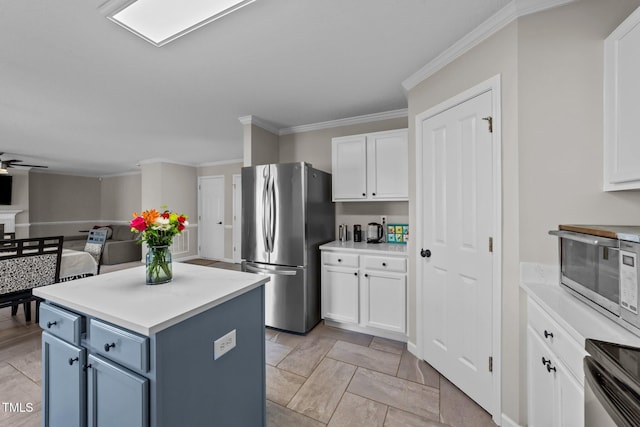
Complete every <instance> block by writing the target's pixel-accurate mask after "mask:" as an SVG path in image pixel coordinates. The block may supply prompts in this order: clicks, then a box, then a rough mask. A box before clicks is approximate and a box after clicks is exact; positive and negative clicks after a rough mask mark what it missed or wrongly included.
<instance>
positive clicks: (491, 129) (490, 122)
mask: <svg viewBox="0 0 640 427" xmlns="http://www.w3.org/2000/svg"><path fill="white" fill-rule="evenodd" d="M482 120H486V121H487V122H488V123H489V133H493V117H491V116H487V117H483V118H482Z"/></svg>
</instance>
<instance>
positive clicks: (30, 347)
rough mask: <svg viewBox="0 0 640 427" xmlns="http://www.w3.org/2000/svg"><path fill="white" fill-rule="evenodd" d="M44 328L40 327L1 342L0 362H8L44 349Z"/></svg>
mask: <svg viewBox="0 0 640 427" xmlns="http://www.w3.org/2000/svg"><path fill="white" fill-rule="evenodd" d="M41 336H42V330H41V329H40V328H38V329H34V330H32V331H30V332H28V333H27V334H26V335H21V336H20V337H17V338H15V339H13V340H11V341H8V342H4V343H2V344H0V362H6V361H7V360H11V359H13V358H15V357H20V356H22V355H24V354H26V353H29V352H31V351H34V350H42V339H41Z"/></svg>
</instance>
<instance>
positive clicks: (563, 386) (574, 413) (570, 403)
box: [556, 363, 584, 427]
mask: <svg viewBox="0 0 640 427" xmlns="http://www.w3.org/2000/svg"><path fill="white" fill-rule="evenodd" d="M557 369H558V375H557V382H558V384H557V385H558V388H557V391H558V394H559V398H558V399H557V402H556V404H557V405H558V418H559V420H558V425H559V426H562V427H584V388H583V386H582V385H581V384H580V383H579V382H578V381H577V380H576V379H575V378H574V377H573V376H572V375H571V373H570V371H569V370H568V369H567V367H566V366H564V365H563V364H561V363H558V367H557Z"/></svg>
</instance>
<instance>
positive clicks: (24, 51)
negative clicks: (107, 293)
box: [0, 0, 509, 176]
mask: <svg viewBox="0 0 640 427" xmlns="http://www.w3.org/2000/svg"><path fill="white" fill-rule="evenodd" d="M100 3H101V0H55V1H52V0H0V152H2V151H4V152H7V153H9V154H8V155H4V156H2V158H3V159H5V160H6V159H8V158H16V157H17V158H21V159H24V160H25V161H26V162H27V163H36V164H43V165H47V166H49V170H51V171H58V172H65V173H72V174H81V175H89V176H105V175H112V174H118V173H125V172H130V171H137V170H138V167H137V166H136V164H137V163H139V162H141V161H144V160H149V159H166V160H170V161H175V162H179V163H185V164H191V165H194V166H195V165H201V164H206V163H212V162H219V161H225V160H232V159H242V157H243V156H242V140H243V134H242V124H241V123H240V122H239V121H238V118H239V117H241V116H247V115H253V116H256V117H258V118H260V119H261V120H262V121H264V122H266V123H268V124H269V125H271V126H273V127H275V128H277V129H281V128H289V127H293V126H300V125H305V124H311V123H318V122H324V121H329V120H336V119H342V118H347V117H354V116H360V115H366V114H372V113H379V112H385V111H391V110H397V109H402V108H406V107H407V100H406V96H405V93H404V91H403V89H402V86H401V82H402V81H403V80H405V79H406V78H407V77H409V76H411V75H412V74H413V73H414V72H416V71H417V70H419V69H420V68H421V67H422V66H424V65H425V64H427V63H428V62H430V61H431V60H433V59H434V58H435V57H436V56H437V55H438V54H440V53H441V52H443V51H445V50H446V49H447V48H448V47H450V46H451V45H452V44H454V43H455V42H456V41H457V40H459V39H461V38H462V37H463V36H464V35H466V34H467V33H469V32H470V31H471V30H473V29H474V28H476V27H477V26H478V25H480V24H481V23H482V22H483V21H485V20H486V19H488V18H489V17H490V16H492V15H493V14H495V13H496V12H497V11H498V10H500V9H501V8H502V7H504V6H505V5H507V4H508V3H509V0H257V1H255V2H254V3H252V4H250V5H248V6H246V7H245V8H242V9H241V10H239V11H238V12H236V13H234V14H231V15H229V16H226V17H224V18H222V19H220V20H218V21H215V22H214V23H212V24H209V25H207V26H204V27H202V28H200V29H198V30H196V31H194V32H192V33H189V34H187V35H185V36H184V37H181V38H179V39H177V40H175V41H173V42H171V43H169V44H167V45H165V46H163V47H161V48H158V47H154V46H153V45H151V44H149V43H147V42H145V41H144V40H142V39H140V38H138V37H137V36H135V35H133V34H132V33H130V32H128V31H126V30H124V29H123V28H121V27H119V26H118V25H116V24H114V23H113V22H110V21H109V20H107V19H106V18H104V17H103V16H102V15H100V13H99V12H98V6H99V5H100Z"/></svg>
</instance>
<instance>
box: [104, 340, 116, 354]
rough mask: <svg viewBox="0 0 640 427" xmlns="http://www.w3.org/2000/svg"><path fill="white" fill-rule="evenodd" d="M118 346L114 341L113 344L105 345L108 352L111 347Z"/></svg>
mask: <svg viewBox="0 0 640 427" xmlns="http://www.w3.org/2000/svg"><path fill="white" fill-rule="evenodd" d="M115 346H116V343H114V342H112V343H111V344H105V345H104V351H106V352H108V351H109V350H110V349H112V348H114V347H115Z"/></svg>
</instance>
